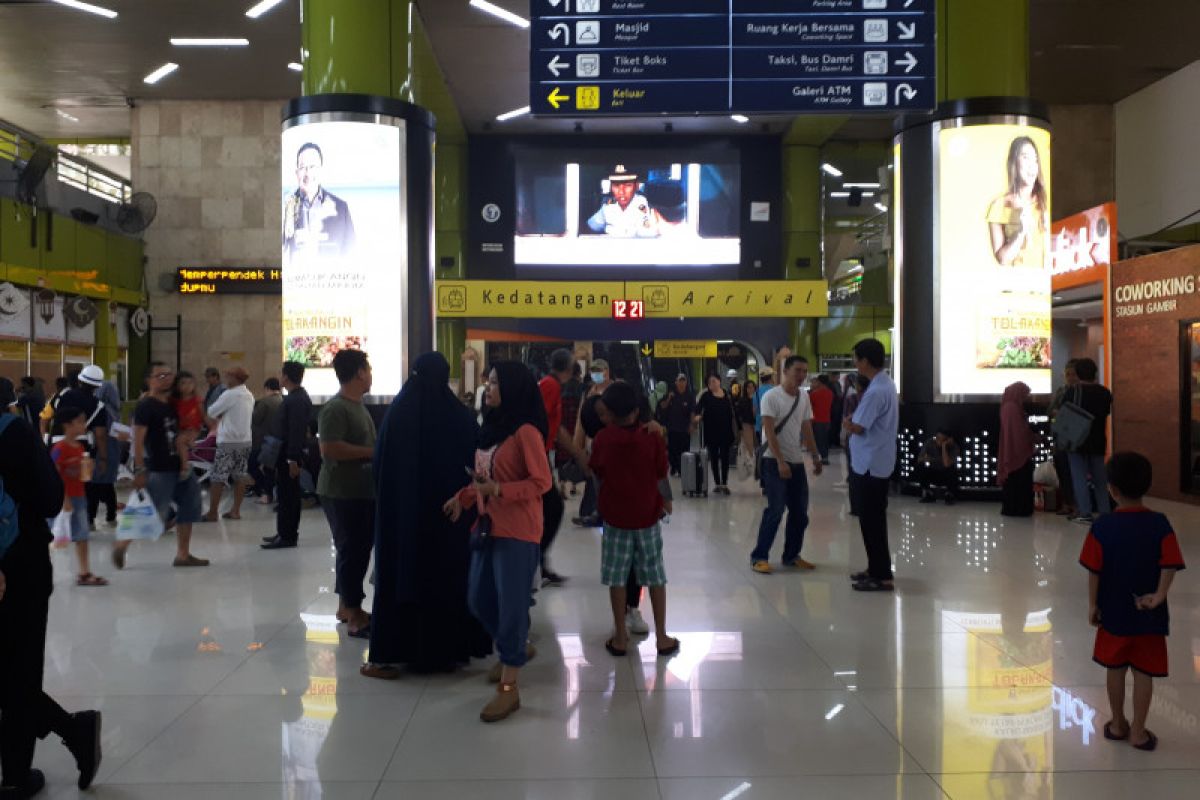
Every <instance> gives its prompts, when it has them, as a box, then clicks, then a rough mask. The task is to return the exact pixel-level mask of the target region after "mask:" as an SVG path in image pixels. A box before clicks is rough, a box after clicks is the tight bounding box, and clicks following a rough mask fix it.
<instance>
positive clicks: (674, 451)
mask: <svg viewBox="0 0 1200 800" xmlns="http://www.w3.org/2000/svg"><path fill="white" fill-rule="evenodd" d="M695 415H696V397H695V395H693V394H692V393H691V391H690V390H689V389H688V379H687V375H684V374H683V373H682V372H681V373H679V377H677V378H676V379H675V391H674V392H672V393H671V394H670V396H669V399H668V402H667V414H666V416H667V455H668V456H669V457H670V461H671V474H672V475H678V474H680V470H681V467H682V463H683V454H684V453H686V452H687V451H688V450H689V449H690V448H691V446H692V429H693V428H694V427H695V424H696V423H695V421H694V417H695Z"/></svg>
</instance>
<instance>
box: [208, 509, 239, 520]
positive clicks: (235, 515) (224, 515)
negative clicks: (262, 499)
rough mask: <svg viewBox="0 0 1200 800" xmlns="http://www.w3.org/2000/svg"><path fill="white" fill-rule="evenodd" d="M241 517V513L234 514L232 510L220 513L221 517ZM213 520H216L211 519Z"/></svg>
mask: <svg viewBox="0 0 1200 800" xmlns="http://www.w3.org/2000/svg"><path fill="white" fill-rule="evenodd" d="M241 518H242V515H241V514H235V513H233V512H232V511H226V512H225V513H224V514H222V515H221V519H235V520H236V519H241ZM213 521H214V522H215V521H216V520H213Z"/></svg>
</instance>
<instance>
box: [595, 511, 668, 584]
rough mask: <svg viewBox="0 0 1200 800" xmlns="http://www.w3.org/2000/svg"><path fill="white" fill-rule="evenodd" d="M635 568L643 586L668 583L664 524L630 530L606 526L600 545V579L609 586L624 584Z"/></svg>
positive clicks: (638, 579)
mask: <svg viewBox="0 0 1200 800" xmlns="http://www.w3.org/2000/svg"><path fill="white" fill-rule="evenodd" d="M631 567H632V568H633V569H634V571H635V573H636V577H637V582H638V583H639V584H641V585H642V586H665V585H666V583H667V571H666V569H665V568H664V567H663V556H662V528H661V527H660V526H659V525H657V524H655V525H654V527H652V528H641V529H639V530H626V529H625V528H614V527H613V526H612V525H605V526H604V536H603V538H602V540H601V546H600V581H601V583H603V584H604V585H605V586H624V585H625V583H626V582H627V581H628V580H629V570H630V568H631Z"/></svg>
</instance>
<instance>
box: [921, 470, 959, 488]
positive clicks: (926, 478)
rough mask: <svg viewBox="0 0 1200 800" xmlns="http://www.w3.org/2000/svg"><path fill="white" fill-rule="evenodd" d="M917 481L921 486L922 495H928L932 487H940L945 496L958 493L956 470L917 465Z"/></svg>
mask: <svg viewBox="0 0 1200 800" xmlns="http://www.w3.org/2000/svg"><path fill="white" fill-rule="evenodd" d="M917 481H918V482H919V483H920V484H921V493H922V494H928V493H929V490H930V488H931V487H933V486H942V487H944V488H945V489H946V493H947V494H956V493H957V492H958V469H957V468H955V467H935V466H933V465H931V464H918V465H917Z"/></svg>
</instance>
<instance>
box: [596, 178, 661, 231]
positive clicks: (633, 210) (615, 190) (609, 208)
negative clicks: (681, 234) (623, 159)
mask: <svg viewBox="0 0 1200 800" xmlns="http://www.w3.org/2000/svg"><path fill="white" fill-rule="evenodd" d="M608 185H609V194H610V195H611V197H610V198H609V199H608V200H607V201H606V202H605V203H604V205H602V206H601V207H600V210H599V211H597V212H596V213H595V214H593V215H592V216H591V218H590V219H588V227H589V228H591V229H592V231H594V232H595V233H603V234H605V235H607V236H614V237H617V238H623V239H635V238H636V239H652V238H654V237H656V236H658V224H657V222H656V220H655V217H654V211H653V210H652V209H651V208H650V201H649V200H647V199H646V198H645V197H644V196H642V195H641V194H639V193H638V176H637V175H636V174H633V173H631V172H628V171H627V170H626V169H625V166H624V165H623V164H618V165H617V168H616V170H615V171H614V172H613V174H612V175H609V176H608Z"/></svg>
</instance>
